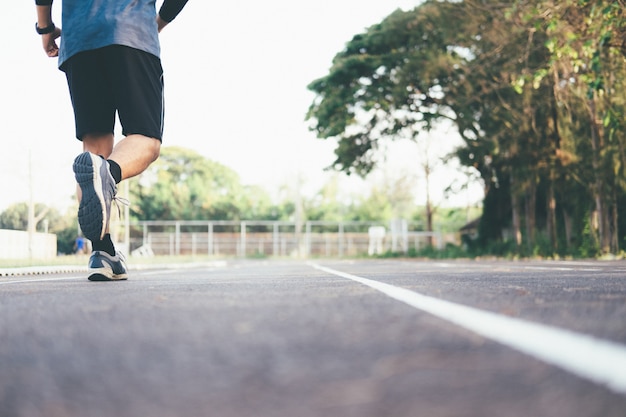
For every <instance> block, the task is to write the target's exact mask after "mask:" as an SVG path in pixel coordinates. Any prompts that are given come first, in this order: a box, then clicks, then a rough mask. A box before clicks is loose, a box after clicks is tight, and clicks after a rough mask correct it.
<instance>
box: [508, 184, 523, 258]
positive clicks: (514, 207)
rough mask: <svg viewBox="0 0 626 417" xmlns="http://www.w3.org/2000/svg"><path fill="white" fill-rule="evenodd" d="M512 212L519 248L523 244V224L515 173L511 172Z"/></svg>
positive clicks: (514, 231)
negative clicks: (514, 177)
mask: <svg viewBox="0 0 626 417" xmlns="http://www.w3.org/2000/svg"><path fill="white" fill-rule="evenodd" d="M510 181H511V214H512V216H513V218H512V222H513V238H514V239H515V246H516V247H517V248H518V249H519V247H520V246H521V245H522V224H521V220H520V213H519V206H520V202H519V197H518V196H517V190H516V189H515V184H514V179H513V175H512V174H511V180H510Z"/></svg>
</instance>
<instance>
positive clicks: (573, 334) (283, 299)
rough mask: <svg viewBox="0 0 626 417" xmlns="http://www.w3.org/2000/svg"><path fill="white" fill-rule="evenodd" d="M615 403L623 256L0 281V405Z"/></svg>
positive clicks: (316, 410) (298, 413)
mask: <svg viewBox="0 0 626 417" xmlns="http://www.w3.org/2000/svg"><path fill="white" fill-rule="evenodd" d="M68 416H72V417H74V416H76V417H111V416H115V417H126V416H129V417H135V416H136V417H148V416H149V417H165V416H168V417H169V416H171V417H202V416H216V417H235V416H237V417H240V416H241V417H244V416H251V417H313V416H316V417H317V416H320V417H321V416H323V417H335V416H341V417H343V416H354V417H370V416H371V417H396V416H397V417H400V416H403V417H404V416H413V417H440V416H441V417H474V416H475V417H491V416H493V417H522V416H523V417H595V416H597V417H624V416H626V262H621V261H612V262H505V261H493V262H487V261H446V262H432V261H431V262H424V261H421V262H420V261H407V260H353V261H348V260H314V261H309V262H307V261H266V260H239V261H228V262H226V263H225V264H224V265H217V266H215V265H212V264H207V265H199V264H198V265H187V266H185V267H183V266H181V267H180V268H174V267H170V268H158V269H152V270H138V269H136V270H132V271H131V276H130V279H129V280H128V281H124V282H89V281H87V280H86V278H85V274H84V272H80V273H71V272H69V273H59V274H47V275H36V276H28V275H21V276H3V277H0V417H68Z"/></svg>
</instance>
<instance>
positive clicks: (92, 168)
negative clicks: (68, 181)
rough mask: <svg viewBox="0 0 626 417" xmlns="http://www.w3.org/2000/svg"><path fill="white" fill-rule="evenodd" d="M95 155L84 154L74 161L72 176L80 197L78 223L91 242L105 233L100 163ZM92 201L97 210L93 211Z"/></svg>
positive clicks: (104, 205)
mask: <svg viewBox="0 0 626 417" xmlns="http://www.w3.org/2000/svg"><path fill="white" fill-rule="evenodd" d="M99 159H101V158H100V157H99V156H97V155H93V154H91V153H89V152H85V153H83V154H81V155H78V157H76V159H75V160H74V176H75V178H76V182H78V186H79V187H80V190H81V193H82V196H81V200H80V205H79V207H78V223H79V225H80V229H81V230H82V231H83V234H84V235H85V237H86V238H87V239H89V240H91V241H98V240H102V237H103V236H104V232H105V219H106V213H105V210H106V204H105V202H104V195H103V194H102V177H101V176H100V167H101V165H102V162H101V161H99ZM94 200H95V201H97V207H98V209H96V210H94V209H93V207H95V206H96V204H94Z"/></svg>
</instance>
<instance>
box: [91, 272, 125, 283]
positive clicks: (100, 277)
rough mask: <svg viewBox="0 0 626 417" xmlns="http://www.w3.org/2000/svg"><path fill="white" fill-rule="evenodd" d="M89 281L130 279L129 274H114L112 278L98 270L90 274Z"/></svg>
mask: <svg viewBox="0 0 626 417" xmlns="http://www.w3.org/2000/svg"><path fill="white" fill-rule="evenodd" d="M87 279H88V280H89V281H126V280H127V279H128V275H126V276H114V277H113V278H110V277H108V276H106V275H104V274H101V273H99V272H96V273H94V274H91V275H89V277H88V278H87Z"/></svg>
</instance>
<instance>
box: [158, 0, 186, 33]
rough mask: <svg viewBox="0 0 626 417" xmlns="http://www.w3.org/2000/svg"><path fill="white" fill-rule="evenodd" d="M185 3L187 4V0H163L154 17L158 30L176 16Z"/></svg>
mask: <svg viewBox="0 0 626 417" xmlns="http://www.w3.org/2000/svg"><path fill="white" fill-rule="evenodd" d="M185 4H187V0H163V4H162V5H161V8H160V9H159V13H158V14H157V18H156V19H157V25H158V26H159V32H160V31H161V30H162V29H163V28H164V27H165V26H167V24H168V23H170V22H171V21H172V20H174V18H175V17H176V16H178V14H179V13H180V11H181V10H183V7H185Z"/></svg>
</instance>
